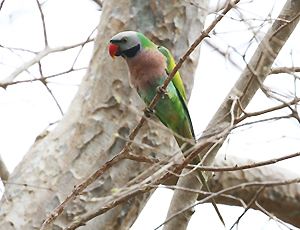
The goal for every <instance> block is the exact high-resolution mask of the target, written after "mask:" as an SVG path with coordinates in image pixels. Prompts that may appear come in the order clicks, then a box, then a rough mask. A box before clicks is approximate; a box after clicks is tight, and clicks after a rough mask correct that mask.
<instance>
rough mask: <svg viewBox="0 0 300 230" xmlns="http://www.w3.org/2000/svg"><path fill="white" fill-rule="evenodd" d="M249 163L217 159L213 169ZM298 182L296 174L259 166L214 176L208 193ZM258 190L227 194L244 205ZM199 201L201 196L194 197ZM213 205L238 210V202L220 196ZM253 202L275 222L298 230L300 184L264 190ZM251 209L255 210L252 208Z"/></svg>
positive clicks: (237, 159)
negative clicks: (265, 183)
mask: <svg viewBox="0 0 300 230" xmlns="http://www.w3.org/2000/svg"><path fill="white" fill-rule="evenodd" d="M252 163H253V160H249V159H243V158H238V157H234V156H226V157H225V156H223V155H217V157H216V158H215V161H214V166H217V167H224V166H234V165H247V164H252ZM295 178H299V174H297V173H294V172H291V171H289V170H287V169H284V168H280V167H276V166H263V167H258V168H253V169H247V170H238V171H232V172H216V173H215V176H213V177H212V178H211V179H210V180H209V181H208V182H209V185H210V187H211V188H212V192H217V191H220V190H222V189H225V188H229V187H232V186H235V185H239V184H242V183H247V182H258V181H259V182H270V181H286V180H291V179H295ZM258 189H259V187H258V186H253V187H245V188H243V189H238V190H235V191H232V192H230V193H226V194H230V195H233V196H234V197H237V198H240V199H242V200H243V201H244V202H245V203H246V204H248V203H249V201H250V200H251V199H252V198H253V197H254V196H255V194H256V192H257V190H258ZM198 198H199V199H201V198H203V196H200V197H198ZM215 199H216V202H218V203H222V204H226V205H234V206H241V203H240V202H239V201H238V200H234V199H230V198H228V197H224V196H218V197H216V198H215ZM257 202H258V203H259V204H260V205H261V206H262V207H263V208H264V209H266V210H267V211H268V212H269V213H272V214H273V215H275V216H276V217H277V218H278V219H280V220H283V221H285V222H287V223H289V224H292V225H294V226H296V227H298V228H299V227H300V218H299V216H300V214H299V210H300V184H299V183H298V184H289V185H281V186H275V187H270V188H266V189H265V190H264V191H263V192H262V193H261V194H260V196H259V197H258V198H257ZM251 208H254V209H258V208H257V207H256V206H255V205H253V206H251Z"/></svg>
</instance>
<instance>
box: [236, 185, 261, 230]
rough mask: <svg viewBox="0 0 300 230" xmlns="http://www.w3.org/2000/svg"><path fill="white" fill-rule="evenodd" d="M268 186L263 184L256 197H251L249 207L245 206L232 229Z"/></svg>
mask: <svg viewBox="0 0 300 230" xmlns="http://www.w3.org/2000/svg"><path fill="white" fill-rule="evenodd" d="M265 188H266V187H264V186H261V187H260V189H259V190H257V191H256V193H255V195H254V197H253V198H252V199H251V201H250V202H249V204H248V205H247V207H246V208H245V210H244V212H243V213H242V214H241V215H240V216H239V217H238V219H237V220H236V221H235V223H234V224H233V225H232V226H231V228H230V230H231V229H233V227H234V226H235V225H236V224H238V223H239V222H240V220H241V219H242V217H243V216H244V215H245V214H246V212H247V211H248V210H249V209H250V208H251V206H252V205H253V203H254V202H255V201H256V200H257V198H258V196H259V195H260V194H261V193H262V192H263V191H264V190H265Z"/></svg>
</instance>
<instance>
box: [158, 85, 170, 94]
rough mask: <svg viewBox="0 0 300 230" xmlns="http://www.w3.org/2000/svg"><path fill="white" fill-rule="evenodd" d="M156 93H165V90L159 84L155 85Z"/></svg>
mask: <svg viewBox="0 0 300 230" xmlns="http://www.w3.org/2000/svg"><path fill="white" fill-rule="evenodd" d="M156 93H158V94H162V95H165V94H167V90H166V89H163V88H162V87H161V86H157V87H156Z"/></svg>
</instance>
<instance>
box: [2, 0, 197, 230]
mask: <svg viewBox="0 0 300 230" xmlns="http://www.w3.org/2000/svg"><path fill="white" fill-rule="evenodd" d="M201 17H202V11H200V10H199V9H198V8H195V7H194V6H191V5H189V4H188V3H186V2H185V1H181V0H169V1H159V2H157V1H152V0H148V1H129V0H118V1H111V0H109V1H104V5H103V12H102V16H101V21H100V25H99V27H98V35H97V37H96V39H95V45H94V54H93V57H92V60H91V62H90V65H89V68H88V70H87V73H86V75H85V77H84V78H83V81H82V84H81V85H80V87H79V90H78V93H77V95H76V97H75V98H74V100H73V102H72V103H71V105H70V108H69V110H68V112H67V113H66V114H65V115H64V117H63V119H62V120H61V121H60V122H59V123H58V125H57V127H56V128H55V129H54V130H53V131H52V132H50V133H49V134H48V135H46V136H44V137H43V138H38V140H37V141H36V142H35V143H34V145H33V146H32V148H31V149H30V150H29V152H28V153H27V154H26V156H25V157H24V159H23V160H22V162H21V163H20V164H19V165H18V166H17V167H16V168H15V170H14V172H13V173H12V174H11V175H10V177H9V181H10V182H17V183H26V184H27V185H35V186H39V187H40V188H36V187H31V186H21V185H14V184H7V185H6V187H5V198H3V199H2V200H1V203H0V216H1V218H0V229H17V230H22V229H26V230H30V229H39V228H40V227H41V224H42V223H43V221H44V220H45V218H46V217H47V214H49V213H50V212H52V211H53V209H54V208H55V207H56V206H57V205H59V204H60V203H61V202H62V201H63V200H64V199H65V197H66V196H67V195H68V194H69V193H70V192H71V191H72V189H73V187H74V185H77V184H79V183H80V182H82V181H83V180H84V179H85V178H87V177H88V176H89V175H90V174H91V173H93V172H94V171H95V170H96V169H97V168H98V167H99V166H101V165H102V164H103V163H104V162H105V161H107V160H109V159H111V158H112V157H113V156H114V155H115V154H117V153H119V152H120V150H121V149H122V148H123V146H124V143H125V141H124V140H122V139H120V138H117V137H116V136H115V135H114V134H115V133H119V134H120V135H122V136H124V137H127V136H128V134H129V132H130V131H131V130H132V129H133V128H134V126H135V125H136V124H137V122H138V120H139V119H140V117H141V115H142V111H143V108H144V107H145V105H144V103H143V102H142V100H141V99H140V98H139V97H138V95H137V93H136V92H135V90H133V89H132V88H131V87H130V85H129V79H128V70H127V67H126V65H125V62H124V60H122V58H119V59H118V60H116V61H113V60H112V59H111V58H110V56H109V54H108V45H109V40H110V38H111V37H112V36H113V35H115V34H116V33H118V32H120V31H124V30H136V31H139V32H141V33H144V34H145V35H146V36H147V37H149V38H150V39H151V40H153V41H154V42H156V43H157V44H160V45H164V46H166V47H168V48H169V49H170V50H171V52H172V53H173V54H174V56H175V59H177V58H178V57H181V56H182V55H183V53H184V52H185V50H186V49H187V48H188V47H189V46H190V44H191V42H193V41H194V39H195V38H196V37H197V36H198V35H199V33H200V32H201V29H202V21H203V19H202V20H200V18H201ZM198 59H199V49H197V50H196V51H195V52H194V53H193V55H192V56H191V58H190V59H188V61H187V62H186V64H185V66H184V67H183V68H182V69H181V73H182V75H183V80H184V82H185V85H187V86H188V87H187V95H190V92H191V89H192V87H193V75H194V71H195V68H196V66H197V63H198ZM136 141H138V142H140V143H145V144H150V145H154V146H155V148H157V150H159V149H160V150H162V152H165V153H166V154H167V153H170V152H172V151H170V149H172V148H174V146H175V147H176V143H175V141H174V139H173V137H172V136H171V135H170V133H166V132H163V131H162V130H160V129H159V128H157V126H155V125H152V124H148V125H144V127H143V128H142V130H141V131H140V132H139V134H138V137H137V138H136ZM133 153H136V154H138V155H146V156H148V155H151V156H154V157H157V158H163V157H164V156H165V154H162V153H159V152H156V151H153V150H151V149H147V148H140V147H139V145H134V150H133ZM148 166H149V165H147V164H145V163H139V162H134V161H130V160H125V161H122V162H120V163H118V164H117V165H116V166H114V167H113V168H112V169H110V170H109V171H108V172H106V173H105V174H104V175H103V176H102V177H101V178H99V179H98V180H97V181H96V182H94V183H93V184H92V185H91V186H89V187H88V188H87V189H86V190H85V191H84V192H83V193H82V195H80V196H78V198H77V199H76V200H75V201H74V202H73V203H71V205H69V207H68V208H67V209H66V211H65V212H64V213H63V214H62V216H60V217H59V218H58V220H57V221H56V222H55V224H54V225H53V226H52V229H61V228H63V227H65V226H67V225H68V224H69V223H70V222H72V221H73V219H74V218H77V217H78V216H80V215H82V214H84V213H87V212H89V211H91V210H94V209H95V208H97V207H99V206H101V205H103V204H104V203H105V202H107V199H99V200H98V201H95V200H97V199H95V198H103V197H107V196H108V197H111V195H112V193H113V192H112V189H116V188H121V187H122V186H124V185H125V184H126V183H127V182H128V181H130V180H131V179H133V178H135V177H136V176H137V175H140V174H141V173H142V172H144V171H145V170H146V169H147V167H148ZM44 187H48V188H51V189H52V190H53V191H51V190H47V189H43V188H44ZM148 198H149V194H144V195H141V196H139V197H136V198H134V199H132V200H131V201H130V202H129V203H126V204H124V205H119V206H118V207H116V208H114V209H113V210H111V211H109V212H107V213H105V214H103V215H102V216H100V217H97V218H95V219H93V220H92V221H89V222H88V223H87V227H86V228H87V229H97V230H99V229H126V228H129V227H130V226H131V225H132V223H133V222H134V221H135V219H136V218H137V216H138V215H139V212H140V211H141V209H142V208H143V207H144V205H145V203H146V202H147V199H148Z"/></svg>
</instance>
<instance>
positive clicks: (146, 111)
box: [144, 107, 154, 118]
mask: <svg viewBox="0 0 300 230" xmlns="http://www.w3.org/2000/svg"><path fill="white" fill-rule="evenodd" d="M144 114H145V116H146V117H148V118H149V117H151V115H153V114H154V110H152V109H149V107H146V108H145V109H144Z"/></svg>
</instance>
